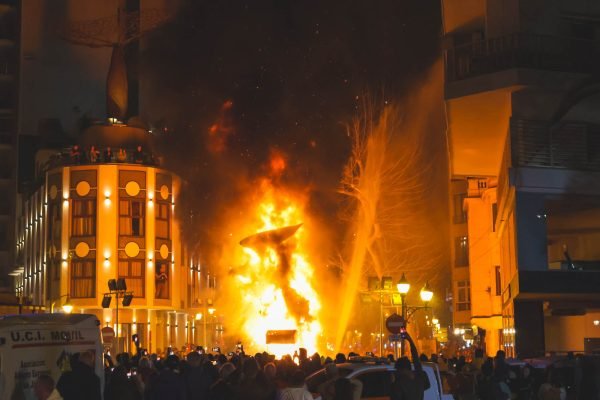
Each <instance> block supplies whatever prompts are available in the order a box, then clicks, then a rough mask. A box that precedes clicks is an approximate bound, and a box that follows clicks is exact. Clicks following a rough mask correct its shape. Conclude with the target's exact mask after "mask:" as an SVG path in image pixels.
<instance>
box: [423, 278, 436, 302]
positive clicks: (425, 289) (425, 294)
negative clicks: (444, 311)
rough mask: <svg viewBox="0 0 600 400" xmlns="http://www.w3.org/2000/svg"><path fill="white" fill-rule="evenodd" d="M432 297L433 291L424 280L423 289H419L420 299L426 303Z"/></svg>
mask: <svg viewBox="0 0 600 400" xmlns="http://www.w3.org/2000/svg"><path fill="white" fill-rule="evenodd" d="M432 298H433V291H432V290H431V288H430V287H429V282H426V283H425V286H423V289H421V300H423V302H424V303H425V304H427V303H429V302H430V301H431V299H432Z"/></svg>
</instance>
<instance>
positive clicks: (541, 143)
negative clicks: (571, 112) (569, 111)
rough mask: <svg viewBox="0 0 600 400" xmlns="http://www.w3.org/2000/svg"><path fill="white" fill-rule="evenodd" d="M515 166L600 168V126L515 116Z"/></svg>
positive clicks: (513, 133) (512, 132) (511, 123)
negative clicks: (551, 122) (556, 122)
mask: <svg viewBox="0 0 600 400" xmlns="http://www.w3.org/2000/svg"><path fill="white" fill-rule="evenodd" d="M510 133H511V150H512V165H513V166H515V167H547V168H563V169H572V170H580V171H600V126H598V125H592V124H586V123H572V122H570V123H564V124H561V125H557V126H551V125H550V123H548V122H546V121H535V120H523V119H515V118H512V119H511V121H510Z"/></svg>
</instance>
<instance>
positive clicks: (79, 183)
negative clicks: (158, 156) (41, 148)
mask: <svg viewBox="0 0 600 400" xmlns="http://www.w3.org/2000/svg"><path fill="white" fill-rule="evenodd" d="M148 136H149V134H148V133H147V132H146V131H145V130H143V129H141V128H133V127H128V126H120V125H119V126H116V125H115V126H110V125H108V126H104V125H101V126H92V127H91V128H89V129H88V131H86V132H85V134H84V135H83V136H82V138H81V143H83V144H84V145H83V146H81V147H82V149H86V150H82V151H81V152H80V153H79V154H77V153H76V152H74V151H71V152H70V153H62V154H61V153H58V154H56V153H55V154H54V155H53V156H52V157H51V158H49V159H47V160H46V161H45V162H44V163H43V164H42V165H44V166H43V167H42V168H41V169H40V171H39V175H38V178H39V179H38V182H39V186H38V187H37V188H36V189H35V190H34V191H32V193H30V194H29V196H27V200H25V201H24V203H23V208H22V218H21V223H20V224H19V228H20V229H19V232H18V238H19V241H18V246H17V251H18V253H19V256H20V258H21V259H23V260H24V265H23V266H22V267H21V268H22V269H23V270H22V274H21V275H20V276H19V277H18V279H20V284H19V285H18V290H19V293H18V294H20V295H27V296H30V297H31V298H32V301H33V303H34V304H42V305H45V306H46V309H47V310H51V309H52V308H53V306H52V304H53V303H54V304H55V305H56V306H57V307H58V306H59V305H61V304H63V303H65V302H66V301H69V302H70V303H71V304H73V306H74V312H82V313H91V314H95V315H97V317H98V319H99V320H100V321H102V322H103V323H104V324H105V325H107V326H114V324H115V320H116V313H115V299H113V301H112V304H111V307H110V308H106V309H105V308H103V307H102V300H103V297H104V293H106V292H108V286H107V283H108V281H109V279H118V278H124V279H125V282H126V284H127V290H128V291H131V292H132V294H133V301H132V302H131V304H130V305H129V306H127V307H123V306H121V307H120V310H119V325H120V326H119V330H120V332H119V333H120V334H121V335H120V336H122V338H124V339H122V341H123V343H121V344H120V349H126V348H129V347H127V346H129V345H130V341H129V340H127V338H130V337H131V335H132V334H134V333H137V334H138V335H140V338H141V342H142V343H144V344H146V345H147V346H148V347H149V348H150V349H152V350H156V349H165V348H166V347H168V346H170V345H175V344H179V346H182V345H183V344H184V343H188V342H191V340H190V338H188V337H186V335H187V334H188V331H187V330H186V329H185V327H186V324H187V314H185V313H183V311H181V312H179V313H178V312H175V311H174V310H180V309H183V308H184V306H182V305H184V303H185V298H184V296H185V293H186V283H187V280H186V276H187V274H186V273H182V269H184V268H185V270H186V271H187V270H188V268H186V267H185V265H182V259H183V249H182V245H181V240H180V236H179V228H178V224H177V220H176V219H175V218H174V208H175V199H176V198H177V195H178V191H179V185H180V184H179V179H178V178H177V176H175V175H174V174H172V173H171V172H169V171H167V170H164V169H162V168H160V166H159V165H158V164H157V161H156V160H155V159H154V157H153V155H152V153H151V152H150V151H149V150H143V151H141V152H137V151H136V147H137V146H132V144H134V143H137V144H139V145H141V146H143V149H149V145H148V143H147V140H144V139H146V138H147V137H148ZM88 142H93V143H96V145H95V146H98V147H97V148H98V150H99V152H98V153H97V154H95V155H92V154H91V153H90V152H89V150H87V149H89V147H88V146H87V145H85V143H88ZM108 146H110V147H111V148H112V149H115V151H114V153H113V154H112V155H108V154H107V151H106V149H107V148H108ZM117 149H125V150H126V151H127V153H126V155H125V156H124V157H123V158H122V157H121V156H120V154H119V153H120V150H117ZM40 153H41V154H44V152H38V155H40ZM38 161H40V162H41V161H43V160H41V159H39V160H38ZM119 301H121V300H119ZM171 325H173V328H174V329H171ZM115 328H116V326H115Z"/></svg>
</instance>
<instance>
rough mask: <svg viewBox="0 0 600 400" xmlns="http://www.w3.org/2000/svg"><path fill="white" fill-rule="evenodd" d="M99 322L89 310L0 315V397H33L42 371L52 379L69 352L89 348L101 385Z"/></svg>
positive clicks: (64, 365)
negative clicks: (78, 312) (72, 312)
mask: <svg viewBox="0 0 600 400" xmlns="http://www.w3.org/2000/svg"><path fill="white" fill-rule="evenodd" d="M99 325H100V322H99V321H98V319H97V318H96V316H94V315H89V314H28V315H10V316H3V317H0V399H6V400H12V399H19V400H21V399H26V400H35V396H34V394H33V383H34V382H35V380H36V379H37V377H38V376H40V375H42V374H47V375H50V376H51V377H52V378H53V379H54V381H55V382H56V381H58V378H59V377H60V375H61V374H62V372H63V371H64V370H65V368H69V361H68V360H69V357H70V355H72V354H75V353H79V352H84V351H91V352H92V353H94V354H95V355H96V358H95V372H96V374H97V375H98V377H99V378H100V381H101V387H103V385H104V367H103V364H104V359H103V355H102V343H101V341H100V329H99Z"/></svg>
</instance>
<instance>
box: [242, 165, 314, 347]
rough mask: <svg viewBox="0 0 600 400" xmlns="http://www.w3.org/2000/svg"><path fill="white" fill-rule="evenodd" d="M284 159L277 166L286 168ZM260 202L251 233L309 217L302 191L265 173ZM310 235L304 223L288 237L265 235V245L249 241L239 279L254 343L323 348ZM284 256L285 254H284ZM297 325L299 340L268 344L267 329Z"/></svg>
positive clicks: (245, 326)
mask: <svg viewBox="0 0 600 400" xmlns="http://www.w3.org/2000/svg"><path fill="white" fill-rule="evenodd" d="M280 163H281V161H280V160H278V161H277V162H275V163H274V165H273V167H274V168H276V169H281V168H282V166H281V164H280ZM258 193H260V196H259V197H258V199H257V202H256V206H255V207H256V208H255V209H254V210H253V212H252V213H251V214H250V215H249V217H250V218H251V219H252V220H253V221H255V222H254V223H253V227H251V228H250V229H251V231H250V232H245V233H248V234H255V233H259V232H264V231H268V230H273V229H278V228H282V227H287V226H291V225H297V224H300V223H303V222H305V221H306V220H307V215H305V213H304V203H305V200H304V199H303V198H302V196H301V195H294V194H293V193H291V192H289V191H286V190H284V189H283V188H281V187H276V186H275V185H274V184H273V182H272V181H271V179H268V178H265V179H263V180H262V181H261V183H260V185H259V191H258ZM307 235H308V232H307V231H306V228H305V227H301V228H300V229H299V230H298V231H297V232H296V233H295V235H293V236H291V237H290V238H288V239H286V240H284V241H283V242H282V243H279V244H277V243H274V242H270V241H265V242H264V243H262V244H263V246H261V247H260V248H250V247H244V248H243V252H242V254H241V256H240V257H241V258H243V259H241V260H239V263H238V265H243V267H241V268H239V269H237V272H236V285H237V288H238V289H239V291H240V293H241V298H242V301H243V308H244V316H245V318H244V322H243V326H242V331H243V333H244V334H245V336H246V337H247V339H248V340H250V341H251V343H250V345H251V348H252V349H255V350H257V351H262V350H267V351H268V352H270V353H272V354H275V355H276V356H278V357H281V356H283V355H285V354H292V353H293V352H294V351H295V350H297V349H298V347H304V348H306V349H307V351H308V352H309V354H310V353H313V352H315V351H317V340H318V337H319V335H320V333H321V324H320V322H319V311H320V310H321V302H320V300H319V297H318V295H317V292H316V291H315V289H314V287H313V285H312V280H313V277H314V269H313V266H312V265H311V264H310V262H309V259H308V254H307V252H306V249H307V243H306V240H307ZM282 258H285V260H283V259H282ZM270 330H295V331H296V342H295V343H293V344H292V343H290V344H267V340H266V337H267V331H270Z"/></svg>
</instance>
